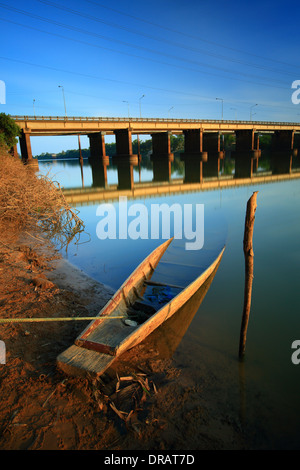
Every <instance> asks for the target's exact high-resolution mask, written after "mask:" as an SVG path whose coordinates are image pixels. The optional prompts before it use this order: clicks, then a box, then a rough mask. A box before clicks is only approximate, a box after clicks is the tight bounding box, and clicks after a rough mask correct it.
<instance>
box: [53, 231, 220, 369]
mask: <svg viewBox="0 0 300 470" xmlns="http://www.w3.org/2000/svg"><path fill="white" fill-rule="evenodd" d="M172 240H173V239H170V240H168V241H166V242H164V243H163V244H161V245H160V246H159V247H157V248H156V249H155V250H154V251H153V252H152V253H151V254H150V255H149V256H148V257H147V258H145V260H144V261H143V262H142V263H141V264H140V265H139V266H138V267H137V268H136V270H135V271H134V272H133V273H132V274H131V276H130V277H129V278H128V279H127V280H126V281H125V282H124V283H123V285H122V286H121V287H120V289H119V290H118V291H117V292H116V293H115V294H114V296H113V297H112V299H111V300H110V301H109V302H108V303H107V304H106V306H105V307H104V308H103V309H102V310H101V311H100V313H99V315H98V317H97V319H95V320H93V321H92V322H91V323H90V324H89V325H88V326H87V328H86V329H85V330H84V331H83V332H82V334H81V335H80V336H79V337H78V338H77V339H76V340H75V344H74V345H72V346H71V347H70V348H68V349H67V350H66V351H64V352H63V353H62V354H60V355H59V356H58V358H57V363H58V366H59V367H60V368H61V369H63V370H64V371H65V372H67V373H71V374H74V373H75V374H78V373H80V372H90V373H95V374H97V375H100V374H102V373H103V372H104V371H105V370H106V369H107V368H108V367H109V366H110V365H111V364H112V362H113V361H114V360H115V359H116V358H117V357H118V356H120V354H122V353H124V352H125V351H126V350H128V349H130V348H132V347H133V346H135V345H137V344H139V343H140V342H141V341H143V340H144V339H145V338H146V337H147V336H148V335H149V334H150V333H152V332H153V331H154V330H156V329H157V328H158V327H159V326H160V325H161V324H162V323H164V322H165V321H166V320H168V319H169V318H170V317H171V316H172V315H173V314H174V313H175V312H177V311H178V310H179V309H180V308H181V307H182V306H183V305H184V304H185V303H186V302H187V301H188V300H189V299H190V298H191V297H192V296H193V295H194V294H195V293H196V292H197V291H198V289H199V288H200V286H202V285H203V284H204V283H205V282H206V281H207V279H208V278H209V277H210V276H211V274H212V273H213V272H214V271H215V269H216V267H217V266H218V265H219V263H220V261H221V258H222V255H223V252H224V248H223V249H222V251H221V252H220V253H219V255H218V256H217V257H216V259H215V260H214V261H213V262H212V263H211V264H210V266H209V267H208V268H207V269H205V271H204V272H202V274H201V275H200V276H197V277H196V278H195V279H194V280H193V281H192V282H191V283H190V284H189V285H187V286H186V287H182V286H176V285H172V284H170V283H168V284H164V283H162V282H157V281H156V282H155V280H153V279H155V277H154V276H153V274H154V273H156V268H157V266H159V261H160V259H161V258H162V256H163V255H164V253H165V252H166V250H167V248H168V246H169V245H170V243H171V242H172ZM182 268H183V267H182ZM157 271H159V269H157Z"/></svg>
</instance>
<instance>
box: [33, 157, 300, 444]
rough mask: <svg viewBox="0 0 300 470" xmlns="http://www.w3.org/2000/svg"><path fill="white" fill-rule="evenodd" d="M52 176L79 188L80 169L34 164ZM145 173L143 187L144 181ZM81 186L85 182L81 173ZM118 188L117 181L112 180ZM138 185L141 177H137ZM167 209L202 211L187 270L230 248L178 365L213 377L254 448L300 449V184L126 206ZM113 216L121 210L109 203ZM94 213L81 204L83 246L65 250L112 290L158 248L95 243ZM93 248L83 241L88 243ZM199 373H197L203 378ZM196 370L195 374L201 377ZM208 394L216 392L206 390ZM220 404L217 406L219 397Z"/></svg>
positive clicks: (114, 175) (140, 242) (299, 181)
mask: <svg viewBox="0 0 300 470" xmlns="http://www.w3.org/2000/svg"><path fill="white" fill-rule="evenodd" d="M49 168H50V170H51V174H55V175H56V178H57V179H58V180H59V181H60V182H61V183H62V185H63V186H65V187H76V186H78V187H81V182H82V181H81V173H80V168H79V165H78V163H77V165H73V166H70V165H69V164H68V163H66V162H64V163H62V162H59V163H57V164H56V165H55V166H53V165H52V164H51V165H50V164H49V163H46V162H40V171H41V173H47V172H48V170H49ZM150 175H151V177H152V174H151V172H147V171H145V173H144V174H143V178H144V180H145V181H147V180H148V181H150V180H151V177H150ZM84 177H85V182H86V183H88V181H90V178H91V172H90V168H89V166H88V165H85V166H84ZM108 178H109V183H116V182H117V173H116V172H115V173H114V172H112V173H111V174H109V175H108ZM135 179H137V180H138V174H137V177H136V178H135ZM254 191H259V192H258V197H257V204H258V207H257V211H256V219H255V227H254V239H253V243H254V282H253V293H252V306H251V314H250V321H249V327H248V335H247V344H246V359H245V362H244V364H243V365H242V366H241V365H239V361H238V357H237V356H238V343H239V332H240V325H241V315H242V309H243V296H244V256H243V233H244V220H245V210H246V204H247V201H248V199H249V197H250V196H251V195H252V193H253V192H254ZM137 202H142V203H144V204H145V205H146V207H147V208H149V210H150V204H154V203H158V204H161V203H162V202H166V203H168V204H169V205H171V204H173V203H179V204H180V205H181V207H182V208H183V207H184V206H183V204H193V207H194V206H195V205H196V204H204V229H205V231H204V248H203V250H199V251H198V252H193V255H191V253H192V252H188V256H189V257H190V256H193V257H194V258H193V259H194V263H193V264H197V263H198V264H199V265H201V264H203V265H204V264H205V263H208V261H209V260H210V258H211V256H212V253H214V252H217V251H218V249H219V248H220V247H221V246H222V245H223V244H224V243H226V250H225V253H224V256H223V259H222V262H221V264H220V267H219V269H218V272H217V274H216V276H215V278H214V281H213V283H212V285H211V287H210V289H209V291H208V293H207V295H206V297H205V299H204V301H203V303H202V305H201V307H200V308H199V311H198V312H197V314H196V315H195V317H194V319H193V320H192V323H191V325H190V327H189V329H188V331H187V333H186V334H185V336H184V338H183V339H182V341H181V343H180V345H179V346H178V348H177V350H176V352H175V354H174V361H175V364H177V365H178V366H180V367H182V368H186V367H189V368H193V369H194V370H195V373H199V367H200V366H199V364H200V363H201V365H203V364H204V365H205V370H207V373H208V374H210V375H211V377H213V378H214V383H215V387H216V390H217V389H218V390H219V391H220V390H221V391H222V393H221V394H220V393H219V394H217V395H216V397H217V398H216V399H218V400H221V403H220V406H223V407H225V408H226V407H227V406H228V407H229V406H230V407H231V409H232V408H236V413H237V414H238V415H239V416H243V417H244V419H245V420H246V421H247V423H248V425H249V429H251V432H252V441H254V442H256V446H257V447H260V441H261V442H263V443H264V444H262V445H264V446H265V447H269V448H278V449H280V448H294V449H295V448H297V449H298V448H300V400H299V393H300V364H299V365H295V364H293V362H292V360H291V356H292V353H293V350H292V348H291V345H292V343H293V341H294V340H298V339H299V340H300V295H299V291H300V179H294V180H290V181H286V182H278V183H270V184H253V185H251V186H243V187H238V188H234V189H223V190H213V191H205V192H195V193H185V194H175V195H171V196H167V197H166V196H165V197H161V198H148V199H147V198H145V199H143V200H128V206H130V205H131V204H133V203H137ZM113 204H114V206H115V208H116V211H118V202H115V203H113ZM97 207H98V204H94V205H82V206H80V207H79V208H78V209H79V210H80V217H81V218H82V219H83V221H84V222H85V225H86V231H87V232H88V233H89V237H90V238H89V237H88V236H86V237H84V239H82V240H81V241H82V242H85V241H86V243H81V244H79V245H76V246H75V245H74V246H71V247H69V250H68V255H67V256H68V259H69V261H70V262H71V263H73V264H74V265H76V266H78V267H80V268H81V269H82V270H84V271H85V272H86V273H88V274H89V275H90V276H92V277H93V278H95V279H97V280H99V281H100V282H102V283H104V284H107V285H109V286H112V287H113V288H115V289H117V288H118V287H119V286H120V284H121V283H122V282H123V281H124V280H125V278H126V277H127V276H128V275H129V274H130V273H131V272H132V270H133V269H134V268H135V267H136V266H137V264H138V263H139V262H140V261H141V260H142V259H143V258H144V257H145V256H146V255H147V254H148V253H150V251H151V250H152V249H153V248H154V247H155V246H157V245H158V244H159V243H160V241H159V240H131V239H127V240H99V239H98V237H97V235H96V226H97V223H98V222H99V216H97V215H96V210H97ZM88 240H89V241H88ZM201 370H203V369H201ZM197 371H198V372H197ZM212 393H213V391H212ZM220 396H221V398H220Z"/></svg>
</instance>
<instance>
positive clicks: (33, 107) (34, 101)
mask: <svg viewBox="0 0 300 470" xmlns="http://www.w3.org/2000/svg"><path fill="white" fill-rule="evenodd" d="M34 103H35V100H33V103H32V104H33V115H34V117H36V115H35V108H34Z"/></svg>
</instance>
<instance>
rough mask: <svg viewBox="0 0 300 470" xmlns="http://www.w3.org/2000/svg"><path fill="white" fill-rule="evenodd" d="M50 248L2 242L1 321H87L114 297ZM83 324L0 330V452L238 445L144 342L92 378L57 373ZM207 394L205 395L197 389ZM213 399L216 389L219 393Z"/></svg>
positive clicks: (225, 423)
mask: <svg viewBox="0 0 300 470" xmlns="http://www.w3.org/2000/svg"><path fill="white" fill-rule="evenodd" d="M55 258H56V257H55V253H54V252H53V250H52V249H45V248H44V247H43V246H41V245H40V246H38V245H37V244H35V246H34V245H33V243H32V242H29V241H28V240H26V241H25V242H24V241H23V242H22V243H20V242H15V243H13V244H10V245H7V244H6V242H5V241H1V242H0V308H1V311H0V317H1V318H15V317H18V318H21V317H22V318H30V317H71V316H92V315H95V314H97V313H98V312H99V310H100V309H101V307H102V306H103V305H104V304H105V303H106V302H107V300H108V299H109V298H110V296H111V295H112V291H111V290H110V289H108V288H107V287H106V286H103V285H101V284H99V283H98V282H96V281H95V280H93V279H91V278H89V277H88V276H87V275H86V274H85V273H83V272H82V271H80V270H79V269H77V268H75V267H74V266H72V265H71V264H70V263H69V262H68V261H65V260H63V259H57V258H56V259H55ZM86 324H87V322H84V321H83V322H81V321H80V322H78V321H76V322H49V323H19V324H18V323H11V324H5V325H4V324H0V340H2V341H4V343H5V346H6V364H2V365H0V383H1V387H0V449H5V450H13V449H15V450H16V449H17V450H20V449H28V450H29V449H31V450H67V449H70V450H89V449H96V450H101V449H102V450H176V449H180V450H201V449H243V448H244V447H245V444H244V442H243V436H242V434H241V432H240V428H239V426H238V424H237V423H236V422H235V421H232V420H231V419H230V418H228V416H225V417H224V416H222V413H219V410H218V407H217V403H216V404H212V402H211V399H210V390H211V388H210V386H211V384H209V383H207V387H206V388H205V386H203V383H205V382H203V383H202V385H201V387H200V386H199V383H197V380H196V378H195V377H193V376H192V375H191V373H190V372H189V371H188V370H185V371H183V370H180V369H178V368H177V367H174V364H173V362H172V358H170V357H162V356H161V355H160V353H159V351H158V350H157V349H156V347H155V345H154V344H152V343H151V342H150V343H149V342H147V341H146V342H145V343H142V344H141V345H139V346H137V347H135V348H133V349H132V350H131V351H129V352H127V353H125V354H124V355H123V356H122V357H121V358H120V360H119V361H118V362H116V363H115V365H114V367H113V368H111V369H109V370H108V371H107V373H105V375H103V376H102V377H101V378H100V379H95V378H93V377H88V378H77V377H70V376H67V375H65V374H64V373H63V372H62V371H60V370H59V369H58V368H57V366H56V357H57V356H58V354H60V353H61V352H62V351H64V350H65V349H66V348H68V347H69V346H70V345H71V344H73V342H74V339H75V338H76V336H77V335H78V334H79V332H80V331H82V329H83V328H84V327H85V326H86ZM206 389H207V392H206V391H205V390H206ZM220 393H222V392H221V390H220Z"/></svg>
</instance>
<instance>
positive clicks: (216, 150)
mask: <svg viewBox="0 0 300 470" xmlns="http://www.w3.org/2000/svg"><path fill="white" fill-rule="evenodd" d="M203 150H205V152H207V154H208V159H207V162H205V164H204V165H203V176H204V177H212V176H216V177H218V176H219V172H220V161H221V160H222V159H223V158H224V151H222V150H221V142H220V134H219V132H204V134H203Z"/></svg>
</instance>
